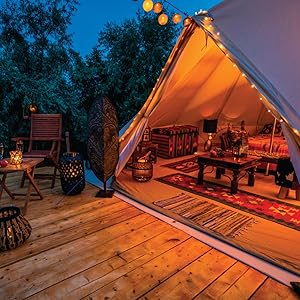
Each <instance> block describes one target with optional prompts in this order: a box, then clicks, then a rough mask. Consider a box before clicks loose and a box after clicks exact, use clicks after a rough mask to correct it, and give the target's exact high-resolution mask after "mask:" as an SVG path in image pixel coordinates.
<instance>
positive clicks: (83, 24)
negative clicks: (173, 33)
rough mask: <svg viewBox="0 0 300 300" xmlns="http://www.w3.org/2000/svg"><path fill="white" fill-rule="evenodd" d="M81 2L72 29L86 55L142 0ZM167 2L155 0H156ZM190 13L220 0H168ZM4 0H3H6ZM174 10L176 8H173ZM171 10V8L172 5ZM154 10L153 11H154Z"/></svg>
mask: <svg viewBox="0 0 300 300" xmlns="http://www.w3.org/2000/svg"><path fill="white" fill-rule="evenodd" d="M79 1H80V5H79V7H78V10H77V11H76V12H75V15H74V17H73V20H72V23H73V24H72V25H71V27H70V28H69V32H70V33H72V34H73V41H74V44H73V45H74V48H75V50H76V51H79V52H80V53H81V54H82V55H83V56H84V55H86V54H87V53H89V52H90V51H91V49H92V47H94V46H95V45H96V43H97V38H98V33H99V31H100V30H101V29H102V28H103V25H104V24H105V23H107V22H114V23H121V22H122V21H124V20H125V19H126V18H131V17H135V15H136V12H137V11H138V9H139V8H141V7H142V3H143V0H79ZM156 1H158V2H162V3H163V2H164V1H163V0H153V2H156ZM168 1H169V2H170V3H172V4H173V5H174V6H176V7H177V8H179V9H180V10H181V11H183V12H185V13H187V14H188V15H190V16H193V15H194V14H195V11H199V10H200V9H209V8H210V7H212V6H214V5H215V4H217V3H219V2H221V0H168ZM4 2H5V0H0V4H3V3H4ZM171 9H172V10H173V11H176V10H175V9H173V8H171ZM169 10H170V9H169ZM151 13H152V12H151Z"/></svg>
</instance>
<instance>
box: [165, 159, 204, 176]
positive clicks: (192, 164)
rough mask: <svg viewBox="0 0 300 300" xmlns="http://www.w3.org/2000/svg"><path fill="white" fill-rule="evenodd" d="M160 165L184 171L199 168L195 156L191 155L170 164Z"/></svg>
mask: <svg viewBox="0 0 300 300" xmlns="http://www.w3.org/2000/svg"><path fill="white" fill-rule="evenodd" d="M162 167H167V168H171V169H174V170H177V171H181V172H184V173H191V172H194V171H197V170H198V169H199V167H198V163H197V157H191V158H188V159H184V160H179V161H176V162H173V163H170V164H166V165H162Z"/></svg>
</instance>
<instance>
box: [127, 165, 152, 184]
mask: <svg viewBox="0 0 300 300" xmlns="http://www.w3.org/2000/svg"><path fill="white" fill-rule="evenodd" d="M152 176H153V165H152V163H151V162H150V161H147V160H139V161H137V162H133V163H132V177H133V178H134V179H135V180H136V181H139V182H146V181H149V180H150V179H151V178H152Z"/></svg>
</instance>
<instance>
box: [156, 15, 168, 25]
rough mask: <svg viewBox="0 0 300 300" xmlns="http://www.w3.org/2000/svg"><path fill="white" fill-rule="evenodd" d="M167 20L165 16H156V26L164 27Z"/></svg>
mask: <svg viewBox="0 0 300 300" xmlns="http://www.w3.org/2000/svg"><path fill="white" fill-rule="evenodd" d="M168 20H169V18H168V16H167V15H166V14H161V15H159V16H158V24H159V25H162V26H164V25H166V24H167V23H168Z"/></svg>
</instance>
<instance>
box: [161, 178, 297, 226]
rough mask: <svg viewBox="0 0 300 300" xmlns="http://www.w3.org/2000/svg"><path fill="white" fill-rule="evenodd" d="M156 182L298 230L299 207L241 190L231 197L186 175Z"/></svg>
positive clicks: (211, 184)
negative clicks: (198, 183) (199, 183)
mask: <svg viewBox="0 0 300 300" xmlns="http://www.w3.org/2000/svg"><path fill="white" fill-rule="evenodd" d="M156 180H158V181H160V182H162V183H166V184H169V185H171V186H174V187H177V188H179V189H182V190H185V191H188V192H190V193H194V194H197V195H201V196H204V197H207V198H210V199H213V200H216V201H218V202H222V203H224V204H227V205H230V206H232V207H234V208H237V209H240V210H243V211H246V212H248V213H251V214H254V215H257V216H259V217H262V218H265V219H267V220H270V221H273V222H277V223H280V224H282V225H284V226H288V227H290V228H293V229H296V230H300V207H299V206H296V205H293V204H289V203H285V202H282V201H278V200H273V199H268V198H265V197H262V196H259V195H256V194H252V193H249V192H245V191H241V190H238V192H237V194H234V195H232V194H231V193H230V188H229V187H225V186H221V185H217V184H215V183H210V182H204V185H197V184H196V182H197V179H196V178H195V177H192V176H189V175H186V174H179V173H178V174H172V175H168V176H164V177H161V178H157V179H156Z"/></svg>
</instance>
